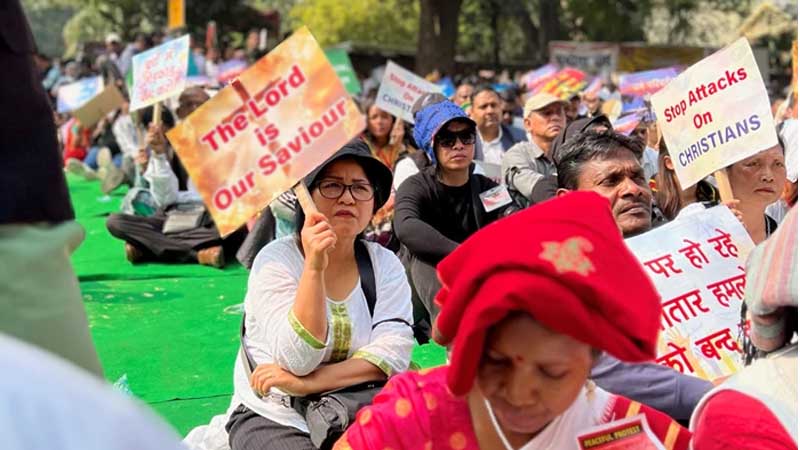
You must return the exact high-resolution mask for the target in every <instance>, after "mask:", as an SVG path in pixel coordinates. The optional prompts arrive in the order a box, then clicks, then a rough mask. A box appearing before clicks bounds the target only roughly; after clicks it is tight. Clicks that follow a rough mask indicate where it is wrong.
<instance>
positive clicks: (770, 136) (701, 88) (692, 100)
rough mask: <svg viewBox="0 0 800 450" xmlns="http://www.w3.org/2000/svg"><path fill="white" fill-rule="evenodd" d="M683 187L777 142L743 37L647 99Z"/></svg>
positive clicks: (765, 98)
mask: <svg viewBox="0 0 800 450" xmlns="http://www.w3.org/2000/svg"><path fill="white" fill-rule="evenodd" d="M651 103H652V105H653V110H654V111H655V113H656V116H657V117H658V124H659V126H660V128H661V131H662V133H663V136H664V139H665V141H666V144H667V147H668V149H669V154H670V156H671V157H672V161H673V163H674V165H675V172H676V174H677V175H678V180H679V181H680V184H681V186H683V187H684V189H686V188H688V187H689V186H692V185H693V184H695V183H697V182H698V181H700V180H702V179H703V178H705V177H706V176H708V175H710V174H711V173H713V172H715V171H717V170H720V169H722V168H725V167H727V166H729V165H731V164H733V163H735V162H738V161H741V160H742V159H745V158H747V157H749V156H752V155H754V154H756V153H758V152H760V151H762V150H766V149H768V148H770V147H772V146H775V145H777V144H778V137H777V134H776V132H775V124H774V122H773V119H772V110H771V108H770V102H769V97H768V96H767V89H766V87H765V86H764V82H763V80H762V78H761V74H760V73H759V71H758V65H757V64H756V60H755V58H754V57H753V51H752V50H751V49H750V44H748V43H747V38H740V39H739V40H737V41H736V42H734V43H733V44H731V45H729V46H728V47H725V48H724V49H722V50H720V51H718V52H716V53H714V54H713V55H711V56H709V57H707V58H705V59H703V60H702V61H700V62H699V63H697V64H695V65H693V66H692V67H690V68H689V69H687V70H686V71H685V72H683V73H681V74H680V75H678V76H677V77H676V78H675V79H673V80H672V81H671V82H670V83H669V84H667V85H666V86H665V87H664V88H663V89H661V90H660V91H658V92H657V93H656V94H653V96H652V97H651Z"/></svg>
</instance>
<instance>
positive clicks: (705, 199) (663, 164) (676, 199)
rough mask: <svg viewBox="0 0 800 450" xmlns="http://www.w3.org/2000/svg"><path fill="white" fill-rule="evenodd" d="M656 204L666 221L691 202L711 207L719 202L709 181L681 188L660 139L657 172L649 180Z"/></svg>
mask: <svg viewBox="0 0 800 450" xmlns="http://www.w3.org/2000/svg"><path fill="white" fill-rule="evenodd" d="M650 187H651V190H652V191H653V197H654V198H655V202H656V206H658V209H659V211H661V213H662V214H663V215H664V218H665V219H666V220H667V221H671V220H674V219H675V218H676V217H678V214H679V213H680V212H681V210H682V209H684V208H685V207H687V206H689V205H691V204H692V203H701V204H703V206H706V207H711V206H716V205H717V204H719V193H718V192H717V188H715V187H714V186H713V185H712V184H711V183H709V182H708V181H706V180H700V181H698V182H697V183H696V184H693V185H692V186H691V187H689V188H688V189H681V184H680V182H679V181H678V175H677V174H676V173H675V165H674V164H673V162H672V157H671V156H669V151H668V150H667V144H666V143H665V142H664V140H663V139H662V140H661V142H660V143H659V151H658V172H656V175H655V177H654V178H653V179H652V180H651V181H650Z"/></svg>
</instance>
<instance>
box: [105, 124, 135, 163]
mask: <svg viewBox="0 0 800 450" xmlns="http://www.w3.org/2000/svg"><path fill="white" fill-rule="evenodd" d="M111 132H112V133H114V138H115V139H116V140H117V144H119V149H120V150H121V151H122V154H123V155H125V156H129V157H131V158H134V157H135V156H136V152H137V151H138V150H139V136H137V134H136V125H134V124H133V119H131V116H130V114H125V115H120V116H119V117H117V120H115V121H114V125H112V126H111Z"/></svg>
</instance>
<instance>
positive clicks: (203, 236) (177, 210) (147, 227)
mask: <svg viewBox="0 0 800 450" xmlns="http://www.w3.org/2000/svg"><path fill="white" fill-rule="evenodd" d="M200 99H202V101H200ZM205 100H208V94H206V93H205V91H204V90H203V89H201V88H198V87H191V88H188V89H186V90H185V91H183V93H181V95H180V98H179V103H180V104H181V106H185V105H187V104H191V105H193V107H192V108H181V107H179V108H178V111H179V118H181V119H183V118H185V117H186V116H188V115H189V114H190V113H191V112H192V111H193V110H194V108H197V106H199V105H200V104H202V102H203V101H205ZM147 121H148V122H149V119H148V120H147ZM165 122H166V121H165ZM164 131H165V127H164V126H163V125H155V124H152V123H151V124H150V126H149V131H148V132H147V137H146V138H145V145H146V146H147V150H148V151H149V152H151V155H150V157H149V160H148V162H147V169H146V170H145V172H144V176H143V179H144V180H145V181H146V182H147V184H148V185H149V187H148V191H149V192H150V194H151V195H152V200H153V202H154V205H155V206H156V207H157V210H156V212H155V213H154V214H153V215H152V216H151V217H142V216H138V215H131V214H111V215H110V216H109V217H108V219H107V220H106V228H108V231H109V232H110V233H111V234H112V235H113V236H114V237H116V238H119V239H122V240H124V241H125V256H126V258H127V259H128V261H130V262H132V263H139V262H144V261H162V262H182V263H187V262H195V261H196V262H199V263H200V264H203V265H208V266H213V267H217V268H221V267H223V266H224V265H225V253H224V250H223V241H222V238H221V237H220V235H219V232H218V231H217V228H216V226H215V225H214V222H213V220H212V219H211V216H210V215H209V214H208V212H207V211H206V210H205V206H204V205H203V203H202V199H201V198H200V194H199V193H198V192H197V190H196V189H195V188H194V185H193V184H192V181H191V180H190V179H189V176H188V174H187V173H186V169H184V168H183V165H181V164H180V160H179V158H178V156H177V155H176V154H175V151H174V150H173V149H172V148H171V147H170V146H169V142H168V141H167V138H166V136H165V135H164ZM241 238H242V237H241V233H238V232H237V233H233V234H231V236H229V237H228V238H226V242H225V243H226V244H228V246H229V247H237V248H238V244H239V243H240V242H241ZM230 250H234V251H235V249H234V248H231V249H230Z"/></svg>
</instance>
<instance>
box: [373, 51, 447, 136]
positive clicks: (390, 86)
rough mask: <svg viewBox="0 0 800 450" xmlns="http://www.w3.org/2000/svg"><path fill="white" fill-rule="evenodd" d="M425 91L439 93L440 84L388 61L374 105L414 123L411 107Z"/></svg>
mask: <svg viewBox="0 0 800 450" xmlns="http://www.w3.org/2000/svg"><path fill="white" fill-rule="evenodd" d="M427 92H439V93H441V92H442V86H439V85H436V84H433V83H431V82H429V81H427V80H425V79H424V78H420V77H418V76H417V75H415V74H414V73H412V72H411V71H408V70H406V69H404V68H402V67H400V66H398V65H397V64H395V63H393V62H392V61H388V62H387V63H386V71H385V72H384V73H383V80H382V81H381V87H380V88H379V89H378V98H377V99H376V100H375V106H377V107H378V108H380V109H382V110H384V111H386V112H388V113H389V114H392V115H394V116H396V117H400V118H402V119H403V120H405V121H406V122H409V123H414V116H413V115H412V114H411V107H412V106H414V102H416V101H417V99H418V98H419V97H420V96H421V95H422V94H425V93H427Z"/></svg>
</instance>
